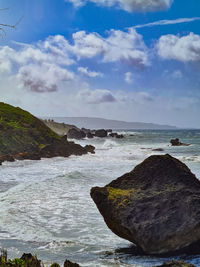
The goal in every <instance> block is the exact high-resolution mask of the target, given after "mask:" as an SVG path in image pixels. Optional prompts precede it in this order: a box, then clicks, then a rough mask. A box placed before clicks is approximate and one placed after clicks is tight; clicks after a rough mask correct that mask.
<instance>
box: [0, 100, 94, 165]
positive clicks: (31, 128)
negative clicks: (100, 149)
mask: <svg viewBox="0 0 200 267" xmlns="http://www.w3.org/2000/svg"><path fill="white" fill-rule="evenodd" d="M91 151H93V152H94V148H92V147H89V146H87V147H82V146H80V145H78V144H75V143H73V142H68V140H67V138H66V137H65V136H64V137H60V136H59V135H58V134H56V133H55V132H54V131H52V130H51V129H50V128H49V127H47V126H46V125H45V124H44V122H42V121H41V120H40V119H38V118H36V117H35V116H33V115H32V114H31V113H29V112H27V111H25V110H23V109H21V108H19V107H13V106H11V105H8V104H5V103H2V102H0V163H1V162H3V161H5V160H8V161H14V160H15V159H40V158H41V157H55V156H63V157H67V156H70V155H82V154H87V152H91Z"/></svg>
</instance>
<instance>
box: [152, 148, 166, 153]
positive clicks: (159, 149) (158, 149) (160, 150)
mask: <svg viewBox="0 0 200 267" xmlns="http://www.w3.org/2000/svg"><path fill="white" fill-rule="evenodd" d="M152 151H158V152H162V151H164V149H163V148H155V149H152Z"/></svg>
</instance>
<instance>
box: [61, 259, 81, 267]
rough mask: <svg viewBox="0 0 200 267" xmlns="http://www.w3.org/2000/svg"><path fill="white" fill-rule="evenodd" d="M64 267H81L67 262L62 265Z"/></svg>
mask: <svg viewBox="0 0 200 267" xmlns="http://www.w3.org/2000/svg"><path fill="white" fill-rule="evenodd" d="M64 267H81V266H80V265H79V264H77V263H73V262H71V261H69V260H66V261H65V263H64Z"/></svg>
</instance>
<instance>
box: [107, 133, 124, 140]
mask: <svg viewBox="0 0 200 267" xmlns="http://www.w3.org/2000/svg"><path fill="white" fill-rule="evenodd" d="M109 136H110V137H115V138H118V139H121V138H124V135H123V134H118V133H110V134H109Z"/></svg>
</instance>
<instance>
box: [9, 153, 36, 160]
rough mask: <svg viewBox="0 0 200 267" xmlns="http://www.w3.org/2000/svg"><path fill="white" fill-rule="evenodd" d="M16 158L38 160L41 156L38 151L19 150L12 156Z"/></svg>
mask: <svg viewBox="0 0 200 267" xmlns="http://www.w3.org/2000/svg"><path fill="white" fill-rule="evenodd" d="M13 157H14V158H15V159H17V160H24V159H30V160H40V159H41V157H40V155H39V153H34V152H33V153H31V152H20V153H18V154H15V155H14V156H13Z"/></svg>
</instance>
